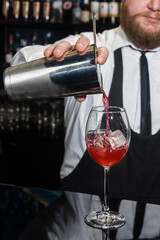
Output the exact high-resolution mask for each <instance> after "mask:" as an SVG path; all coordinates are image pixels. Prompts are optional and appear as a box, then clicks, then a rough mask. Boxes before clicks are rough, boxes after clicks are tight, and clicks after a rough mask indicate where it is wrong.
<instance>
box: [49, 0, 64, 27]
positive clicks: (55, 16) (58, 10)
mask: <svg viewBox="0 0 160 240" xmlns="http://www.w3.org/2000/svg"><path fill="white" fill-rule="evenodd" d="M51 22H54V23H61V22H62V0H54V1H53V3H52V19H51Z"/></svg>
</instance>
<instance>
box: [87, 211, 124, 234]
mask: <svg viewBox="0 0 160 240" xmlns="http://www.w3.org/2000/svg"><path fill="white" fill-rule="evenodd" d="M85 223H86V224H88V225H89V226H91V227H94V228H99V229H103V230H106V229H110V230H114V229H117V228H119V227H122V226H123V225H124V224H125V223H126V220H125V217H124V216H123V215H121V214H119V213H116V212H112V211H109V212H105V211H94V212H91V213H90V214H88V215H87V216H86V217H85Z"/></svg>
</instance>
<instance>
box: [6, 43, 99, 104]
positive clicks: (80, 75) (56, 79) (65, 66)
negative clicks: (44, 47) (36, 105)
mask: <svg viewBox="0 0 160 240" xmlns="http://www.w3.org/2000/svg"><path fill="white" fill-rule="evenodd" d="M3 80H4V87H5V90H6V92H7V94H8V95H9V97H10V98H11V99H13V100H26V99H44V98H57V97H66V96H73V95H74V96H75V95H78V94H92V93H101V92H102V77H101V70H100V66H99V65H98V64H97V63H96V45H95V44H93V45H91V46H89V47H88V49H87V52H86V54H84V55H79V54H77V51H76V50H72V51H70V52H69V53H68V54H67V55H66V57H65V59H64V60H63V61H60V62H58V61H56V60H55V58H54V57H51V58H41V59H38V60H34V61H31V62H27V63H23V64H20V65H17V66H13V67H9V68H7V69H6V70H5V71H4V74H3Z"/></svg>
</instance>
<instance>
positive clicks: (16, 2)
mask: <svg viewBox="0 0 160 240" xmlns="http://www.w3.org/2000/svg"><path fill="white" fill-rule="evenodd" d="M20 13H21V1H20V0H13V19H14V20H19V19H20Z"/></svg>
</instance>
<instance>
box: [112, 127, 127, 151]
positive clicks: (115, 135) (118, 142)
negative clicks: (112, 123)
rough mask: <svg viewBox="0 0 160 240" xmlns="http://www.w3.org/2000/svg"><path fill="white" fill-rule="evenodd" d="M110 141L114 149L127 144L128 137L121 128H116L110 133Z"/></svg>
mask: <svg viewBox="0 0 160 240" xmlns="http://www.w3.org/2000/svg"><path fill="white" fill-rule="evenodd" d="M108 141H109V142H110V144H111V147H112V149H116V148H120V147H121V146H124V145H125V144H126V142H127V141H126V138H125V136H124V134H123V133H122V132H121V131H120V130H116V131H114V132H111V133H109V134H108Z"/></svg>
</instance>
